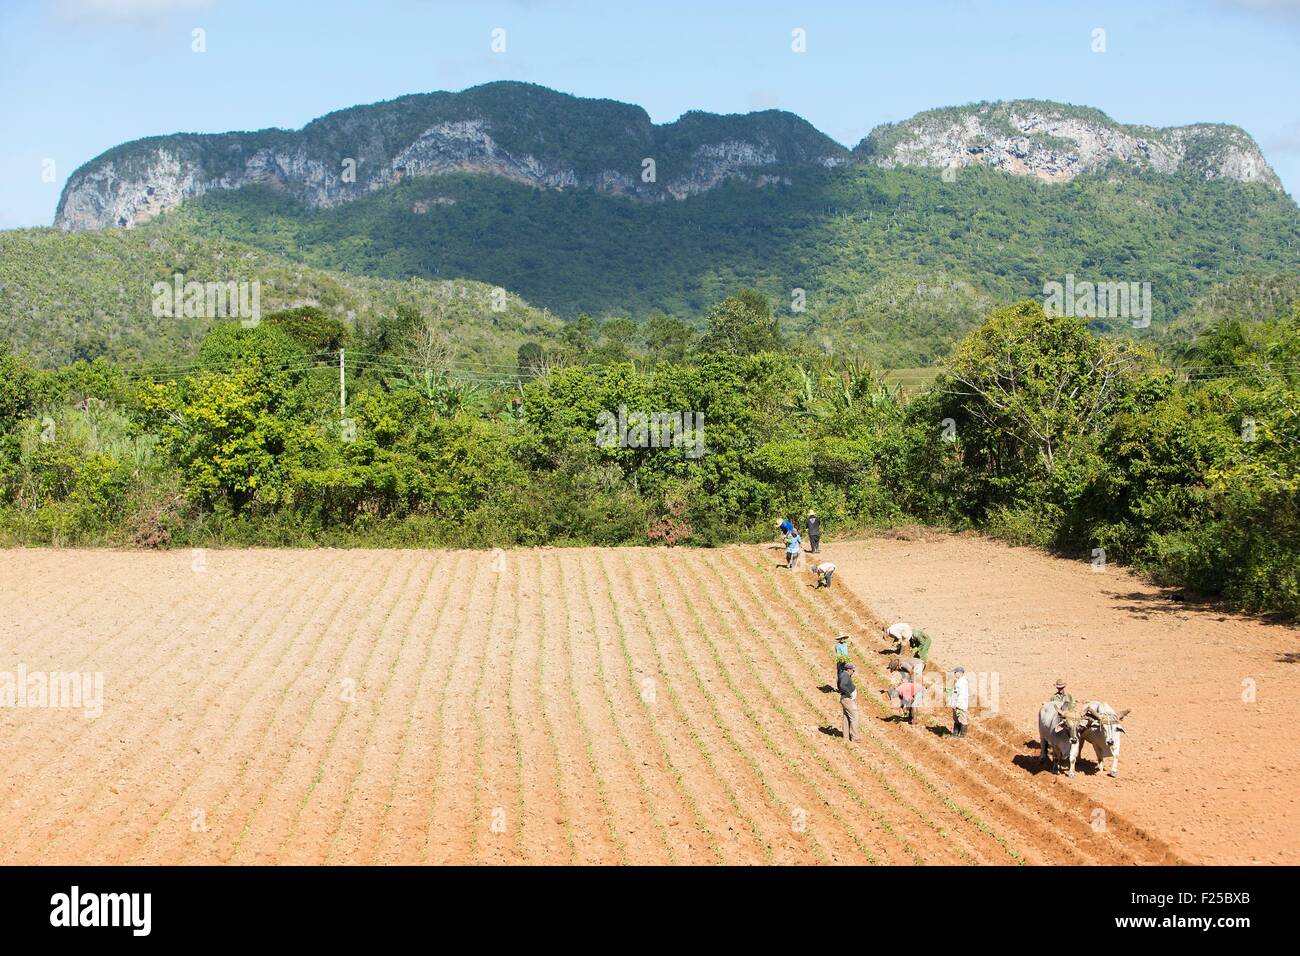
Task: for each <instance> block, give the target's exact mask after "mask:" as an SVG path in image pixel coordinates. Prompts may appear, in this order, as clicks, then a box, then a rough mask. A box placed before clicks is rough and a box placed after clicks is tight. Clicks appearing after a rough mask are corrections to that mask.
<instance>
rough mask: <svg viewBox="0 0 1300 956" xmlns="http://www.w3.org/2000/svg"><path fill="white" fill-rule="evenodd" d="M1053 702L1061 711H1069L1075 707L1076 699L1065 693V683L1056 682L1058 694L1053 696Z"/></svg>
mask: <svg viewBox="0 0 1300 956" xmlns="http://www.w3.org/2000/svg"><path fill="white" fill-rule="evenodd" d="M1052 701H1053V702H1055V703H1056V705H1057V707H1058V708H1059V709H1061V710H1069V709H1070V708H1072V707H1073V706H1074V698H1073V697H1071V696H1070V695H1069V694H1067V693H1066V692H1065V681H1063V680H1058V681H1057V682H1056V693H1055V694H1053V695H1052Z"/></svg>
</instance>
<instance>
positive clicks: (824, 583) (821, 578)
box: [812, 561, 835, 591]
mask: <svg viewBox="0 0 1300 956" xmlns="http://www.w3.org/2000/svg"><path fill="white" fill-rule="evenodd" d="M812 569H813V574H815V575H817V590H819V591H820V590H821V589H822V588H828V587H830V586H831V575H832V574H834V573H835V565H834V563H833V562H831V561H819V562H818V563H817V564H814V565H813V566H812Z"/></svg>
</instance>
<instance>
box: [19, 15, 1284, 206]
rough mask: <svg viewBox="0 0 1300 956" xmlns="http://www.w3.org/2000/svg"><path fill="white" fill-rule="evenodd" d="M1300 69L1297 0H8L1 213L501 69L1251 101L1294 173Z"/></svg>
mask: <svg viewBox="0 0 1300 956" xmlns="http://www.w3.org/2000/svg"><path fill="white" fill-rule="evenodd" d="M195 28H202V29H203V30H204V31H205V39H206V46H207V51H206V52H205V53H202V54H197V53H194V52H192V50H191V46H192V31H193V30H194V29H195ZM495 28H502V29H504V30H505V31H506V33H505V38H506V50H505V52H504V53H493V52H492V50H491V48H490V43H491V33H492V31H493V30H494V29H495ZM795 28H802V29H804V30H805V31H806V35H807V52H806V53H802V54H796V53H794V52H792V51H791V31H792V30H793V29H795ZM1097 28H1101V29H1103V30H1105V45H1106V49H1105V52H1104V53H1095V52H1093V50H1092V46H1093V31H1094V30H1095V29H1097ZM1298 77H1300V0H1186V2H1181V3H1174V2H1163V0H1147V2H1144V0H1128V2H1123V3H1110V2H1090V3H1074V2H1069V0H1043V2H1034V0H1021V2H991V0H974V2H958V0H933V2H925V0H910V2H897V3H885V2H870V0H867V2H863V0H859V2H831V0H820V2H819V0H808V2H783V3H776V2H765V0H748V2H731V0H716V2H709V0H694V2H678V0H643V2H639V3H626V4H625V3H618V2H616V0H607V2H604V3H599V2H583V0H568V2H566V0H513V2H480V3H469V2H462V3H449V2H438V0H366V2H344V0H312V2H306V0H303V2H299V0H261V2H258V0H44V2H39V0H0V105H2V107H3V108H2V109H0V228H9V227H13V226H31V225H48V224H49V223H50V222H51V221H52V219H53V215H54V207H55V204H56V203H57V201H58V195H59V190H60V189H61V188H62V186H63V183H64V181H65V180H66V178H67V176H68V174H69V173H71V172H72V171H73V170H74V169H76V167H77V166H79V165H81V164H82V163H84V162H86V161H87V160H89V159H91V158H93V157H94V156H95V155H97V154H98V153H100V152H102V151H103V150H105V149H108V148H109V147H111V146H114V145H116V144H117V143H120V142H124V141H126V140H130V139H135V138H138V137H141V136H147V135H154V134H159V133H172V132H181V131H186V132H219V131H225V130H234V129H259V128H263V127H268V126H281V127H289V128H298V127H301V126H302V125H303V124H304V123H306V122H308V121H309V120H311V119H313V118H314V117H316V116H319V115H321V114H323V113H327V112H329V111H331V110H334V109H339V108H341V107H345V106H351V105H355V104H357V103H369V102H374V101H376V100H383V99H390V98H392V97H394V96H399V95H401V94H403V93H413V92H425V91H429V90H440V89H448V90H456V89H463V88H465V87H467V86H473V85H475V84H477V83H483V82H487V81H489V80H496V79H515V80H527V81H530V82H534V83H541V84H544V85H546V86H550V87H553V88H555V89H559V90H563V91H566V92H570V93H576V94H578V95H582V96H601V97H609V98H612V99H618V100H623V101H626V102H631V103H637V104H640V105H641V106H643V107H645V108H646V110H647V111H648V112H649V113H650V115H651V117H652V118H653V119H654V120H655V121H656V122H667V121H670V120H672V119H675V118H676V117H677V116H679V115H680V114H681V113H683V112H685V111H686V110H688V109H705V110H711V111H715V112H745V111H748V110H752V109H766V108H770V107H779V108H781V109H787V110H790V111H792V112H795V113H798V114H799V115H801V116H803V117H805V118H806V119H808V120H809V121H810V122H812V123H813V124H814V125H815V126H817V127H818V128H819V129H821V130H823V131H824V132H826V133H828V134H829V135H831V136H833V137H834V138H835V139H837V140H839V141H841V142H843V143H844V144H846V145H849V146H852V145H854V144H856V143H857V142H858V140H860V139H861V138H862V137H863V136H864V135H866V133H867V132H868V131H869V130H870V129H871V128H872V127H873V126H874V125H876V124H877V123H881V122H884V121H887V120H898V119H903V118H905V117H907V116H910V115H912V114H913V113H915V112H918V111H920V110H923V109H928V108H931V107H937V106H948V105H953V104H959V103H967V102H973V101H977V100H994V99H1011V98H1017V97H1034V98H1041V99H1053V100H1062V101H1066V102H1072V103H1079V104H1084V105H1088V106H1095V107H1098V108H1100V109H1102V110H1104V111H1105V112H1107V113H1109V114H1110V115H1111V116H1113V117H1114V118H1115V119H1117V120H1120V121H1121V122H1127V123H1145V124H1149V125H1155V126H1169V125H1176V124H1182V123H1190V122H1197V121H1217V122H1229V123H1236V124H1238V125H1240V126H1243V127H1244V128H1245V129H1246V130H1247V131H1248V132H1250V133H1251V135H1253V136H1254V137H1255V139H1256V140H1257V141H1258V142H1259V143H1260V145H1261V146H1262V147H1263V150H1264V154H1265V156H1266V157H1267V158H1268V160H1269V162H1270V163H1271V164H1272V165H1273V167H1274V169H1276V170H1277V171H1278V173H1279V175H1280V176H1281V177H1282V180H1283V183H1284V184H1285V186H1286V188H1287V190H1288V192H1290V193H1291V194H1292V195H1293V196H1295V195H1298V194H1300V193H1298V192H1297V190H1300V82H1298ZM46 160H53V181H51V182H47V181H45V179H44V178H43V175H42V173H43V170H46V169H47V168H48V167H47V165H46Z"/></svg>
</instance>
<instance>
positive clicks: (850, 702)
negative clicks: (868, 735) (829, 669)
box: [839, 664, 858, 740]
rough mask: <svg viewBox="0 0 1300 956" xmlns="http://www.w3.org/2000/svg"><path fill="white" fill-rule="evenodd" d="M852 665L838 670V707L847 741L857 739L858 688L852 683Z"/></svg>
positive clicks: (846, 665)
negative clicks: (842, 713) (840, 711)
mask: <svg viewBox="0 0 1300 956" xmlns="http://www.w3.org/2000/svg"><path fill="white" fill-rule="evenodd" d="M856 669H857V668H855V667H854V666H853V665H852V664H845V665H844V666H843V667H842V668H840V688H839V690H840V707H841V709H843V711H844V736H845V737H847V738H848V739H849V740H857V739H858V688H857V685H856V684H854V683H853V672H854V671H855V670H856Z"/></svg>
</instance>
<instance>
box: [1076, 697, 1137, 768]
mask: <svg viewBox="0 0 1300 956" xmlns="http://www.w3.org/2000/svg"><path fill="white" fill-rule="evenodd" d="M1129 712H1130V711H1129V710H1121V711H1119V712H1118V713H1116V712H1115V708H1114V707H1112V706H1110V704H1108V703H1106V702H1105V701H1104V700H1090V701H1088V703H1087V705H1086V706H1085V707H1084V708H1083V713H1084V723H1083V725H1082V731H1083V740H1084V742H1085V743H1090V744H1092V749H1093V751H1094V752H1095V753H1096V755H1097V767H1098V769H1101V768H1102V761H1104V760H1105V759H1106V758H1107V757H1110V758H1112V759H1111V764H1110V775H1111V776H1112V777H1118V776H1119V746H1120V744H1121V743H1122V742H1123V735H1124V725H1123V724H1122V723H1121V721H1122V720H1123V719H1124V718H1125V717H1127V716H1128V715H1129Z"/></svg>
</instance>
